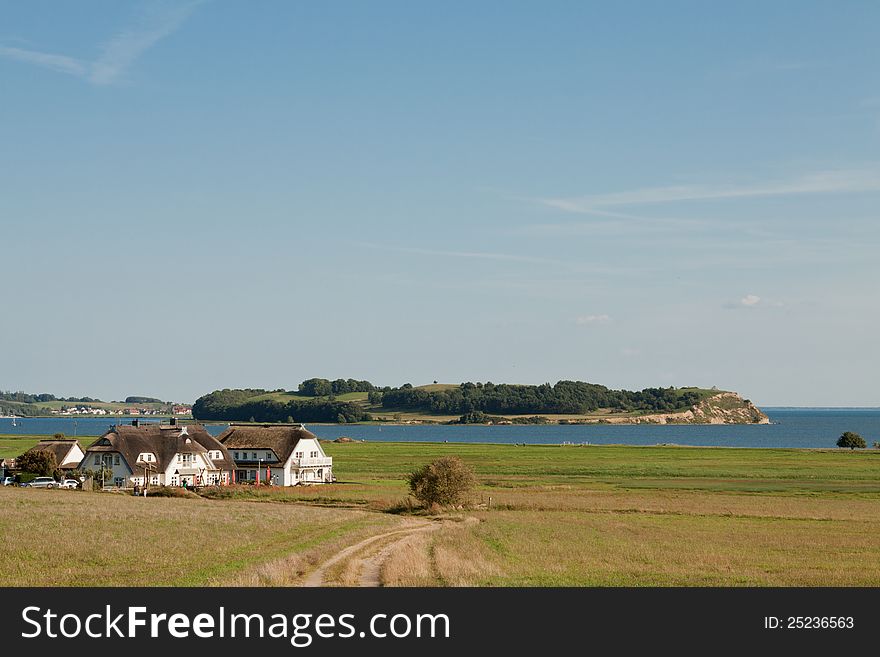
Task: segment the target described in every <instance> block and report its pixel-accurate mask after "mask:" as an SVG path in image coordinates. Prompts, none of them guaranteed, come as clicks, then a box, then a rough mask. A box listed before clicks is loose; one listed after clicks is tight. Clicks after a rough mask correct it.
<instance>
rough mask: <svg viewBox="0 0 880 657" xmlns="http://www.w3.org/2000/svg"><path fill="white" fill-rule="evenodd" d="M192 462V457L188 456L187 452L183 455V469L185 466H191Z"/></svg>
mask: <svg viewBox="0 0 880 657" xmlns="http://www.w3.org/2000/svg"><path fill="white" fill-rule="evenodd" d="M192 462H193V455H192V454H190V453H189V452H186V453H185V454H184V455H183V465H184V467H185V466H187V465H192Z"/></svg>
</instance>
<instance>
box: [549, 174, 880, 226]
mask: <svg viewBox="0 0 880 657" xmlns="http://www.w3.org/2000/svg"><path fill="white" fill-rule="evenodd" d="M876 191H880V169H840V170H830V171H820V172H817V173H812V174H808V175H804V176H801V177H799V178H794V179H791V180H779V181H773V182H769V183H763V184H752V185H672V186H666V187H645V188H641V189H633V190H629V191H623V192H615V193H611V194H594V195H590V196H581V197H575V198H541V199H538V200H539V201H540V202H541V203H542V204H543V205H545V206H547V207H550V208H554V209H557V210H562V211H563V212H573V213H581V214H596V215H607V214H608V213H607V211H605V210H604V208H607V207H615V206H629V205H653V204H663V203H675V202H682V201H703V200H716V199H741V198H754V197H762V196H793V195H802V194H835V193H847V192H849V193H852V192H876Z"/></svg>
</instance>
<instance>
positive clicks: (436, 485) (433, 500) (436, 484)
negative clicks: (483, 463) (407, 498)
mask: <svg viewBox="0 0 880 657" xmlns="http://www.w3.org/2000/svg"><path fill="white" fill-rule="evenodd" d="M407 483H408V484H409V489H410V492H411V493H412V496H413V497H415V498H416V499H417V500H418V501H419V502H421V503H422V504H424V505H425V506H428V507H430V506H432V505H435V504H439V505H449V504H459V503H461V502H462V501H463V500H464V498H465V497H466V496H467V494H468V493H469V492H470V491H471V490H472V489H473V488H474V486H476V483H477V479H476V477H475V476H474V471H473V470H472V469H471V467H470V466H468V465H467V464H465V463H464V461H462V460H461V459H460V458H458V457H457V456H444V457H443V458H439V459H437V460H436V461H434V462H433V463H429V464H427V465H424V466H422V467H421V468H419V469H418V470H415V471H414V472H412V473H410V474H409V475H408V476H407Z"/></svg>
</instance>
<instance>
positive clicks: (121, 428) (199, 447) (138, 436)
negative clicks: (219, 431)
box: [83, 423, 233, 472]
mask: <svg viewBox="0 0 880 657" xmlns="http://www.w3.org/2000/svg"><path fill="white" fill-rule="evenodd" d="M209 450H219V451H220V453H221V455H222V458H220V459H210V461H211V462H212V463H213V464H214V466H215V467H216V468H217V469H219V470H231V469H232V467H233V461H232V458H231V457H230V456H229V452H228V451H227V449H226V448H225V447H224V446H223V445H222V444H221V443H220V442H219V441H218V440H217V439H216V438H214V436H212V435H211V434H209V433H208V432H207V431H206V430H205V428H204V427H203V426H201V425H200V424H190V425H186V426H179V425H176V426H175V425H168V424H155V423H152V424H141V425H140V426H130V425H116V426H115V427H112V428H111V429H110V430H109V431H108V432H107V433H105V434H104V435H103V436H101V437H100V438H98V440H96V441H95V442H94V443H93V444H92V445H91V446H90V447H89V448H88V450H87V451H86V456H85V458H84V459H83V467H84V468H88V467H90V466H91V465H92V463H91V462H89V459H90V458H92V457H93V456H94V455H95V454H100V453H117V452H118V453H119V454H120V455H121V456H122V458H123V459H125V462H126V463H127V464H128V467H129V468H130V469H131V470H132V472H137V471H138V470H142V469H143V468H144V464H143V463H142V462H141V463H139V462H138V460H137V459H138V456H139V455H141V454H143V453H145V452H149V453H152V454H155V455H156V461H155V462H151V463H149V464H147V465H148V469H149V470H158V471H164V470H166V469H167V468H168V466H169V465H170V464H171V462H172V460H173V459H175V458H176V456H177V454H178V452H191V453H193V454H204V453H205V452H208V451H209Z"/></svg>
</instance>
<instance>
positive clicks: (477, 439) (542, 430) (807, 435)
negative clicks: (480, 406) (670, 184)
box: [0, 408, 880, 447]
mask: <svg viewBox="0 0 880 657" xmlns="http://www.w3.org/2000/svg"><path fill="white" fill-rule="evenodd" d="M762 410H763V411H764V412H765V413H767V415H769V416H770V420H771V422H772V424H769V425H766V424H764V425H742V424H731V425H715V426H696V425H668V426H654V425H617V426H611V425H555V424H552V425H547V426H525V425H517V426H500V427H499V426H482V425H480V426H474V425H459V426H455V425H453V426H447V425H399V426H388V425H345V426H343V425H321V424H316V425H308V428H309V430H311V431H313V432H314V433H316V434H317V435H318V437H320V438H327V439H331V440H332V439H334V438H338V437H340V436H349V437H351V438H355V439H358V440H369V441H387V442H404V441H410V442H447V441H448V442H450V443H453V442H463V443H530V444H544V445H546V444H557V445H558V444H560V443H564V442H568V443H591V444H594V445H608V444H627V445H656V444H659V443H668V444H676V445H707V446H718V447H834V443H835V441H836V440H837V438H838V436H840V434H841V433H843V432H844V431H855V432H856V433H860V434H861V435H862V436H863V437H864V438H865V440H866V441H867V443H868V446H870V445H871V444H872V443H873V442H874V441H880V408H847V409H820V408H816V409H812V408H811V409H805V408H764V409H762ZM159 419H160V418H152V419H151V421H159ZM115 422H123V420H121V419H118V418H117V419H112V420H111V419H108V418H76V419H74V418H67V417H65V418H61V417H53V418H23V419H22V418H18V419H17V420H16V423H17V425H18V426H16V427H13V426H12V420H11V419H7V418H2V419H0V434H39V435H52V434H55V433H63V434H65V435H67V436H71V437H72V436H96V435H100V434H102V433H103V432H104V431H106V430H107V429H108V428H109V427H110V425H111V424H112V423H115ZM207 428H208V431H210V432H211V433H212V434H214V435H217V434H219V433H220V432H221V431H223V429H225V428H226V425H225V424H209V425H207Z"/></svg>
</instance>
